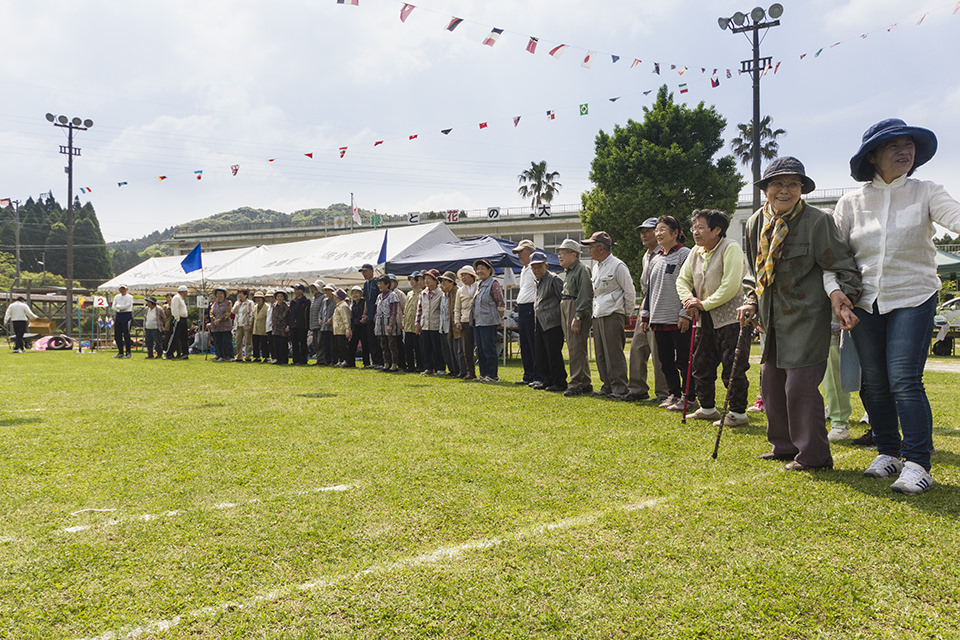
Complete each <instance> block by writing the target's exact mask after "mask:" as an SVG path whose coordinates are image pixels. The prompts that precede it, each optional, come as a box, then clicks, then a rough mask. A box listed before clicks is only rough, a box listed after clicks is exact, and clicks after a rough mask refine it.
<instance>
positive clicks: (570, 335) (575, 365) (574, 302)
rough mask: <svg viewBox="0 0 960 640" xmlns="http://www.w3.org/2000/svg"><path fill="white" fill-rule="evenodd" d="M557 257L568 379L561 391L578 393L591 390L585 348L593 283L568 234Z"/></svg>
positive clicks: (589, 322) (577, 394)
mask: <svg viewBox="0 0 960 640" xmlns="http://www.w3.org/2000/svg"><path fill="white" fill-rule="evenodd" d="M557 257H558V258H559V259H560V265H561V266H562V267H563V268H564V270H565V271H566V278H565V279H564V281H563V289H562V290H561V292H560V318H561V321H562V322H563V337H564V340H566V342H567V351H568V353H569V356H570V382H569V384H568V385H567V390H566V391H564V392H563V395H565V396H567V397H571V396H579V395H581V394H584V393H592V392H593V385H591V384H590V355H589V352H588V351H587V340H588V339H589V338H590V326H591V324H592V323H593V284H592V283H591V282H590V270H589V269H587V267H586V266H585V265H584V264H583V262H582V261H581V260H580V243H579V242H577V241H576V240H573V239H571V238H567V239H566V240H564V241H563V242H561V243H560V246H559V247H558V248H557Z"/></svg>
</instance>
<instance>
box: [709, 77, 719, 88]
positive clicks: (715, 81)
mask: <svg viewBox="0 0 960 640" xmlns="http://www.w3.org/2000/svg"><path fill="white" fill-rule="evenodd" d="M710 86H711V87H713V88H714V89H716V88H717V87H719V86H720V78H710Z"/></svg>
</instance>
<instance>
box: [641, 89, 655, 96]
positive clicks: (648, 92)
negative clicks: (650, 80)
mask: <svg viewBox="0 0 960 640" xmlns="http://www.w3.org/2000/svg"><path fill="white" fill-rule="evenodd" d="M651 91H653V89H647V90H646V91H644V92H643V95H645V96H648V95H650V92H651Z"/></svg>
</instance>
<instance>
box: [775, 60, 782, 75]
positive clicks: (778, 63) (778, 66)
mask: <svg viewBox="0 0 960 640" xmlns="http://www.w3.org/2000/svg"><path fill="white" fill-rule="evenodd" d="M780 62H782V60H781V61H778V62H777V66H775V67H774V68H773V73H774V74H776V73H777V70H778V69H779V68H780Z"/></svg>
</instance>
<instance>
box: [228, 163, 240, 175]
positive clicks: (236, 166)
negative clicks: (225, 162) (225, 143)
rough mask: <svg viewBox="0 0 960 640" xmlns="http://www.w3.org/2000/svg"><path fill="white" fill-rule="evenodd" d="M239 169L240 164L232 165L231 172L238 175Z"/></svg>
mask: <svg viewBox="0 0 960 640" xmlns="http://www.w3.org/2000/svg"><path fill="white" fill-rule="evenodd" d="M237 171H240V165H238V164H232V165H230V172H231V173H233V175H237Z"/></svg>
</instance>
